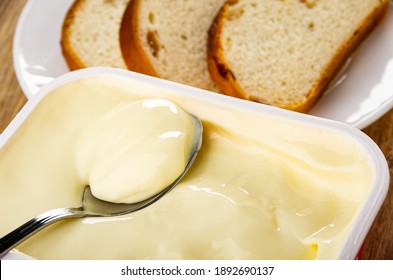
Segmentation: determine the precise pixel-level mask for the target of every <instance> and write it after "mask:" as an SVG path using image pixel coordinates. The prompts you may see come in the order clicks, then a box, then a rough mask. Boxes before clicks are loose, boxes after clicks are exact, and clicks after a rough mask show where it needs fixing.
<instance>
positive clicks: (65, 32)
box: [60, 0, 86, 70]
mask: <svg viewBox="0 0 393 280" xmlns="http://www.w3.org/2000/svg"><path fill="white" fill-rule="evenodd" d="M84 2H85V0H76V1H75V2H74V3H73V4H72V6H71V8H70V9H69V10H68V12H67V14H66V16H65V19H64V22H63V25H62V29H61V39H60V45H61V50H62V53H63V56H64V58H65V60H66V62H67V64H68V67H69V68H70V70H77V69H82V68H86V65H85V64H84V63H83V62H82V61H81V60H80V58H79V56H78V55H77V54H76V52H75V51H74V49H73V47H72V44H71V28H72V22H73V20H74V17H75V13H76V11H77V10H78V9H79V7H80V6H82V5H83V4H84Z"/></svg>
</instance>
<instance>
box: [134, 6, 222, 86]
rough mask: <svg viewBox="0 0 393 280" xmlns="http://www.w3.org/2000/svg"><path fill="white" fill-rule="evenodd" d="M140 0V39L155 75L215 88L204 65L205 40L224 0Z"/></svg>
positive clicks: (205, 59) (205, 62) (205, 60)
mask: <svg viewBox="0 0 393 280" xmlns="http://www.w3.org/2000/svg"><path fill="white" fill-rule="evenodd" d="M139 2H140V3H139V10H138V32H139V37H140V38H139V39H140V40H139V42H141V45H142V48H143V49H144V51H145V53H146V55H147V57H148V59H149V61H150V63H151V65H152V66H153V68H154V70H155V72H156V73H157V75H158V76H159V77H160V78H164V79H167V80H171V81H175V82H179V83H183V84H187V85H191V86H195V87H198V88H202V89H206V90H211V91H216V92H217V91H218V87H217V86H216V85H215V83H214V82H213V80H212V78H211V77H210V74H209V71H208V69H207V40H208V30H209V28H210V25H211V22H212V21H213V19H214V17H215V15H216V14H217V12H218V11H219V9H220V7H221V5H222V4H223V3H224V2H225V0H201V1H194V0H183V1H173V0H160V1H155V0H144V1H139Z"/></svg>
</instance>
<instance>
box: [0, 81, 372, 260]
mask: <svg viewBox="0 0 393 280" xmlns="http://www.w3.org/2000/svg"><path fill="white" fill-rule="evenodd" d="M163 96H165V98H166V99H168V100H171V101H172V102H174V103H175V104H178V105H180V106H181V107H182V108H184V109H185V110H186V111H188V112H190V113H193V114H195V115H197V116H198V117H200V118H201V119H202V121H203V126H204V135H203V137H204V139H203V141H204V142H203V146H202V148H201V150H200V152H199V154H198V157H197V158H196V161H195V163H194V164H193V166H192V168H191V169H190V171H189V172H188V173H187V174H186V176H185V177H184V179H183V180H182V181H181V182H180V183H179V184H178V185H177V186H176V187H175V188H174V189H173V190H172V191H171V192H170V193H168V194H167V195H165V196H164V197H163V198H162V199H160V200H159V201H158V202H156V203H155V204H153V205H151V206H149V207H148V208H145V209H143V210H141V211H138V212H135V213H132V214H129V215H125V216H121V217H114V218H87V219H75V220H69V221H64V222H59V223H57V224H54V225H52V226H50V227H48V228H47V229H45V230H43V231H41V232H39V233H38V234H36V235H35V236H33V237H32V238H30V239H29V240H27V241H25V242H24V243H22V244H21V245H20V246H19V247H18V249H19V250H20V251H22V252H23V253H25V254H28V255H30V256H32V257H34V258H38V259H329V258H336V257H337V255H338V254H339V252H340V250H341V248H342V246H343V242H344V240H345V238H346V237H347V235H348V231H349V229H350V226H351V222H352V220H353V217H354V215H355V214H356V213H357V211H358V210H359V205H361V203H362V201H363V200H364V198H365V197H366V196H367V194H368V192H369V190H370V186H371V184H372V182H373V176H374V175H373V170H372V168H371V165H370V162H369V159H368V156H367V154H366V153H365V152H364V151H363V149H362V148H361V147H360V145H359V144H357V143H356V142H354V141H353V140H352V139H351V138H350V137H348V136H346V135H343V134H340V133H337V132H335V131H330V130H328V129H326V130H325V129H321V128H318V127H316V126H311V125H307V124H302V123H299V122H292V121H291V120H289V119H285V118H280V117H275V116H271V115H268V114H266V115H262V116H263V117H261V114H260V113H256V112H253V111H251V110H246V109H242V108H241V107H239V108H238V109H233V107H227V106H226V105H225V104H218V103H214V102H213V101H212V102H207V101H206V100H203V99H197V98H192V97H190V96H182V95H180V94H176V93H172V92H170V91H169V90H165V89H158V88H154V86H147V85H146V86H145V85H143V84H139V83H136V82H134V81H125V80H124V79H120V78H119V80H117V78H114V77H110V78H109V77H108V78H103V77H101V78H85V79H82V80H78V81H77V82H72V83H69V84H66V85H63V86H61V87H59V88H58V89H56V90H54V91H53V92H52V93H50V94H49V95H47V96H46V97H44V98H43V100H42V101H41V102H40V103H39V104H38V105H37V106H36V108H35V109H34V110H33V112H32V113H31V114H30V116H29V117H28V121H27V122H25V123H24V124H23V125H22V126H21V127H20V128H19V129H18V131H17V133H15V134H14V135H13V137H12V138H11V139H10V140H9V141H8V142H7V143H6V144H5V145H4V146H3V147H2V148H1V150H0V207H1V211H0V221H1V223H0V235H5V234H6V233H8V232H10V231H11V230H13V229H14V228H16V227H17V226H19V225H20V224H22V223H23V222H25V221H27V220H28V219H30V218H32V217H33V216H36V215H38V214H40V213H42V212H45V211H47V210H49V209H53V208H58V207H73V206H78V205H79V204H80V200H81V194H82V190H83V188H84V186H85V185H86V184H87V183H89V180H93V182H96V183H97V184H101V183H102V184H103V195H104V197H107V196H110V195H112V191H111V190H109V188H111V187H113V188H116V186H119V185H122V186H128V183H126V184H124V182H116V183H115V182H114V181H113V182H112V181H111V180H110V176H108V174H115V173H116V172H118V171H117V170H115V169H114V170H108V169H106V164H107V163H106V161H104V162H103V164H102V166H101V165H100V160H98V159H97V158H96V157H101V156H102V153H104V154H105V153H109V155H110V156H111V155H113V154H116V153H119V155H120V154H121V149H119V147H117V146H113V147H107V146H109V144H107V143H110V142H111V141H109V142H107V139H105V137H104V136H103V138H104V139H103V138H102V137H99V138H97V139H98V140H97V142H96V143H95V142H94V139H95V135H99V134H100V133H99V132H100V130H101V128H105V130H106V129H110V128H111V126H112V122H111V121H110V122H108V123H105V122H106V120H105V117H103V116H106V115H107V114H109V113H108V112H115V114H116V116H115V119H116V122H119V123H121V124H122V125H121V126H122V127H127V125H126V126H124V124H125V123H127V122H129V125H130V126H134V125H135V126H138V127H143V126H144V124H146V120H145V119H139V120H138V121H137V120H135V119H134V118H133V117H128V116H127V114H125V115H123V113H121V112H120V113H118V111H116V110H115V109H114V108H122V106H128V105H124V104H130V102H131V103H132V102H138V101H140V100H143V99H146V98H162V97H163ZM228 108H231V109H230V110H229V109H228ZM112 110H115V111H112ZM123 117H125V119H123ZM97 121H98V122H102V121H103V122H104V123H101V124H99V125H98V127H94V126H91V124H93V123H96V122H97ZM133 122H138V123H137V124H134V123H133ZM87 127H90V128H89V129H86V128H87ZM186 128H187V126H186ZM148 130H149V129H148ZM154 133H155V132H154ZM90 140H92V141H93V142H92V148H90V144H89V143H90V142H89V141H90ZM176 141H177V140H176ZM182 141H183V140H182ZM171 144H172V143H171ZM183 144H184V143H183ZM180 150H181V149H180ZM129 152H130V153H128V151H127V152H126V153H125V155H127V157H128V155H129V156H133V155H132V154H133V153H134V150H132V149H131V150H129ZM136 152H137V151H136ZM84 153H86V154H89V156H88V158H89V160H86V158H85V154H84ZM125 160H128V159H125ZM116 162H118V163H119V166H120V167H121V166H122V164H123V163H124V161H123V159H122V160H120V161H117V160H116ZM141 167H143V168H150V166H149V164H148V163H147V162H146V164H145V165H144V166H141ZM169 167H170V168H172V165H170V166H169ZM113 172H114V173H113ZM130 172H131V171H130ZM168 172H169V170H168ZM138 176H139V174H138ZM131 177H132V176H131ZM142 177H144V175H143V176H142ZM114 195H115V196H116V197H120V198H123V197H128V195H123V189H122V190H121V192H119V193H118V194H114ZM111 199H112V198H111Z"/></svg>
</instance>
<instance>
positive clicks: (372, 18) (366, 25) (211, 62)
mask: <svg viewBox="0 0 393 280" xmlns="http://www.w3.org/2000/svg"><path fill="white" fill-rule="evenodd" d="M234 2H237V1H234V0H228V1H226V2H225V3H224V5H223V6H222V8H221V9H220V11H219V12H218V14H217V16H216V18H215V19H214V21H213V23H212V25H211V28H210V30H209V40H208V54H207V57H208V69H209V71H210V74H211V76H212V78H213V80H214V81H215V82H216V84H217V85H218V86H219V87H220V89H221V90H222V92H223V93H225V94H228V95H231V96H234V97H239V98H243V99H247V100H251V101H256V102H260V103H266V102H265V101H264V100H260V99H258V98H255V97H253V96H251V95H249V94H248V93H247V92H245V91H244V90H243V88H242V87H241V85H240V84H239V83H238V82H237V81H236V76H235V73H234V72H233V71H232V70H231V69H230V67H229V64H228V61H227V60H226V58H225V54H224V51H223V46H222V44H221V38H220V36H221V33H222V29H223V21H224V19H225V18H226V16H227V12H228V9H229V8H230V6H231V5H232V4H233V3H234ZM388 5H389V3H388V1H387V0H381V1H380V4H379V5H378V6H376V7H375V8H374V9H373V11H372V12H371V13H370V14H369V15H368V16H367V17H366V18H365V19H364V20H363V21H362V23H361V24H360V25H359V27H358V28H357V30H356V31H355V32H354V33H353V35H352V36H351V37H349V38H348V39H347V41H346V42H345V43H344V44H343V45H342V46H341V47H339V48H338V50H337V51H336V53H335V55H334V56H333V58H332V59H331V61H330V63H329V64H328V65H327V66H326V67H325V68H324V69H323V71H322V72H321V74H320V78H319V79H318V80H317V81H315V82H314V85H313V87H312V89H311V90H310V91H309V92H307V93H305V96H306V99H305V100H304V102H300V103H297V104H291V105H289V106H281V108H283V109H288V110H292V111H298V112H307V111H309V110H310V109H311V108H312V107H313V105H314V104H315V103H316V102H317V101H318V99H319V98H320V97H321V95H322V93H323V91H324V90H325V89H326V88H327V87H328V85H329V83H330V82H331V81H332V80H333V79H334V77H335V74H336V73H337V71H338V70H339V69H340V68H341V67H342V66H343V65H344V64H345V62H346V61H347V59H348V57H349V56H350V54H351V53H352V52H353V51H354V50H355V49H356V48H357V47H358V46H359V45H360V43H361V42H362V41H363V40H364V39H365V38H366V37H367V35H368V34H369V33H370V32H371V31H372V30H373V28H374V27H375V26H376V25H377V24H378V23H379V22H380V21H381V20H382V18H383V16H384V14H385V13H386V11H387V8H388Z"/></svg>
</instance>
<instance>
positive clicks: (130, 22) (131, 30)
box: [119, 0, 158, 77]
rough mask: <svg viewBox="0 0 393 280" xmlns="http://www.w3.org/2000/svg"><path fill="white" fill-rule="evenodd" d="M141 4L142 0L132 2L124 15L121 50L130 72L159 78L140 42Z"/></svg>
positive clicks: (121, 25)
mask: <svg viewBox="0 0 393 280" xmlns="http://www.w3.org/2000/svg"><path fill="white" fill-rule="evenodd" d="M140 2H141V1H140V0H132V1H131V2H130V3H129V4H128V5H127V8H126V10H125V12H124V14H123V18H122V20H121V24H120V36H119V38H120V49H121V53H122V55H123V60H124V62H125V64H126V66H127V68H128V69H129V70H131V71H135V72H139V73H142V74H146V75H150V76H154V77H158V75H157V72H156V70H155V69H154V68H153V65H152V64H151V63H150V59H149V58H148V56H147V54H146V53H145V51H144V49H143V47H142V42H141V41H140V38H141V36H140V34H139V20H138V16H139V12H138V11H139V8H140Z"/></svg>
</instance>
